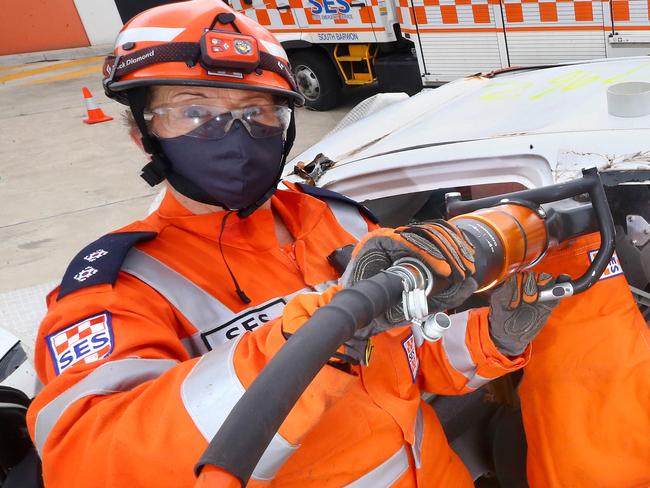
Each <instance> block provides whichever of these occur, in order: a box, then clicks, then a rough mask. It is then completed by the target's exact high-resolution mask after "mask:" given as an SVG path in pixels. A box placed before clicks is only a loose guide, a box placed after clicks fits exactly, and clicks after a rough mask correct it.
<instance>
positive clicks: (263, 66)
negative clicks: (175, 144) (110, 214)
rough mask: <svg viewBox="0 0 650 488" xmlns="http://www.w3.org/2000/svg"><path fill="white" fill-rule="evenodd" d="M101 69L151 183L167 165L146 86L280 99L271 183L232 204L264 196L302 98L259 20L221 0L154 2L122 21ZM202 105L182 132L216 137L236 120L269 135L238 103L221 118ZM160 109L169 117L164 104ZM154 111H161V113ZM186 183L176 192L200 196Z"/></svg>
mask: <svg viewBox="0 0 650 488" xmlns="http://www.w3.org/2000/svg"><path fill="white" fill-rule="evenodd" d="M103 72H104V80H103V83H104V88H105V91H106V93H107V95H108V96H109V97H111V98H114V99H116V100H118V101H119V102H121V103H124V104H128V105H129V106H130V108H131V111H132V112H133V116H134V118H135V121H136V123H137V125H138V127H139V129H140V132H141V133H142V136H143V137H142V140H143V141H142V142H143V146H144V147H145V150H146V151H147V152H149V153H150V154H151V155H152V161H151V162H150V163H149V164H147V165H146V166H145V168H144V169H143V177H144V178H145V180H147V182H148V183H149V184H151V185H155V184H157V183H160V182H161V181H162V180H163V179H165V178H167V179H169V180H170V182H171V181H172V179H173V176H172V173H173V172H174V170H173V168H172V164H170V160H169V157H168V155H167V154H165V153H166V151H165V149H164V145H163V144H161V140H162V139H161V140H159V139H158V138H159V137H160V136H155V135H154V134H152V133H150V131H149V125H148V123H147V121H146V120H145V111H146V110H145V109H146V105H147V103H146V97H147V90H146V89H147V88H148V87H151V86H157V85H189V86H205V87H215V88H234V89H240V90H255V91H261V92H267V93H272V94H273V95H275V96H276V97H277V96H279V97H282V98H285V99H286V100H287V105H288V107H285V109H286V111H285V112H283V111H282V109H280V110H279V111H278V112H277V114H278V115H280V116H281V117H280V118H281V123H280V124H279V127H281V128H282V131H283V132H282V140H283V144H282V150H281V153H280V155H279V156H278V157H279V159H280V161H279V162H278V165H277V169H276V170H273V174H274V178H273V184H272V185H270V188H269V189H268V190H267V191H266V192H264V194H263V195H261V196H259V197H258V198H257V199H256V200H255V202H253V203H251V204H250V205H247V206H246V208H240V209H239V215H240V216H246V215H248V214H250V213H251V212H252V211H254V210H255V209H256V208H258V207H259V206H260V205H261V204H262V203H263V202H264V201H265V200H267V199H268V198H269V197H270V196H271V195H272V193H273V192H274V190H275V187H276V186H277V183H278V182H279V180H280V176H281V173H282V166H283V164H284V161H285V160H286V157H287V155H288V153H289V150H290V149H291V146H292V144H293V140H294V137H295V128H294V118H293V112H292V110H291V109H292V108H293V106H294V105H301V104H302V102H303V98H302V96H301V95H300V94H299V92H298V90H297V87H296V84H295V81H294V79H293V75H292V73H291V70H290V68H289V63H288V60H287V56H286V53H285V52H284V50H283V49H282V47H281V45H280V44H279V43H278V41H277V40H276V39H275V38H274V37H273V35H272V34H270V33H269V32H268V31H267V30H266V29H264V28H263V27H262V26H260V25H259V24H257V23H256V22H254V21H253V20H252V19H250V18H248V17H246V16H245V15H242V14H239V13H236V12H234V11H233V10H232V9H231V8H230V7H228V6H227V5H226V4H225V3H222V2H215V1H214V0H193V1H191V2H179V3H173V4H167V5H163V6H159V7H155V8H153V9H150V10H147V11H145V12H143V13H141V14H139V15H137V16H136V17H134V18H133V19H132V20H130V21H129V22H128V23H127V24H126V25H125V26H124V28H123V29H122V31H121V32H120V34H119V36H118V39H117V41H116V48H115V52H114V54H113V55H112V56H109V57H108V58H107V59H106V62H105V63H104V70H103ZM174 110H175V111H174V113H173V115H179V114H181V113H182V112H179V110H180V109H179V110H176V109H174ZM264 110H266V109H264ZM205 112H206V113H205V114H204V117H205V121H206V122H205V123H200V124H196V126H195V127H193V128H190V130H188V131H187V132H186V133H185V134H183V136H188V137H193V138H195V139H205V138H208V139H210V138H211V139H218V138H219V135H220V134H221V137H222V138H224V140H225V138H227V137H228V136H229V134H230V132H232V128H233V127H234V126H235V125H237V126H238V127H239V126H241V128H243V129H244V130H245V132H247V133H248V135H249V136H251V137H252V138H253V139H255V138H256V135H259V134H262V133H264V130H266V134H270V133H272V132H273V129H274V127H273V125H271V126H270V127H271V129H270V131H269V129H268V128H266V129H265V128H263V127H260V126H259V124H258V123H259V121H260V118H259V116H258V115H256V114H254V113H251V112H250V111H249V112H246V111H245V108H244V107H242V108H241V110H240V111H237V110H228V111H227V112H229V113H230V117H231V118H232V121H231V122H229V123H228V122H224V120H223V117H221V116H222V115H224V114H225V113H226V112H223V111H219V110H218V109H216V108H214V107H208V108H207V109H206V110H205ZM287 112H288V116H289V121H288V123H287V122H286V115H287ZM167 114H168V115H167V116H171V111H168V112H167ZM156 115H161V116H162V115H163V113H162V112H161V113H159V114H156ZM208 115H209V116H208ZM201 120H202V119H201V118H199V121H201ZM262 125H263V124H262ZM258 139H259V137H258ZM177 162H178V161H177ZM224 163H225V161H224ZM267 171H268V170H267ZM193 186H196V185H193V183H192V182H191V181H187V182H186V184H184V185H183V187H184V191H182V193H185V194H186V195H187V196H189V197H190V198H194V199H196V200H198V201H205V198H200V196H201V192H200V191H198V187H197V188H194V190H196V191H194V190H193ZM177 189H179V188H177ZM203 196H204V195H203ZM206 203H214V202H206Z"/></svg>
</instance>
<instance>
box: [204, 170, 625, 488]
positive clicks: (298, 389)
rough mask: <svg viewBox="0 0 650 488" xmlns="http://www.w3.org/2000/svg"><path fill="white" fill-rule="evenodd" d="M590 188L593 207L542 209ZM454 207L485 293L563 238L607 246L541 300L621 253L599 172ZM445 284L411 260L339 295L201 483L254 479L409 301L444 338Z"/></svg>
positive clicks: (221, 445) (290, 348)
mask: <svg viewBox="0 0 650 488" xmlns="http://www.w3.org/2000/svg"><path fill="white" fill-rule="evenodd" d="M584 194H588V195H589V197H590V200H591V202H590V203H580V204H577V203H575V202H573V203H575V205H572V206H570V207H569V208H566V207H567V206H566V205H558V204H555V205H548V206H546V207H542V206H541V205H542V204H549V203H553V202H559V201H561V200H566V199H568V198H572V197H581V196H582V195H584ZM580 200H581V201H583V200H584V199H583V198H580ZM447 212H448V214H449V216H450V217H451V221H453V222H454V224H455V225H457V226H458V227H459V228H460V229H462V231H463V232H464V233H465V234H466V236H467V238H468V239H469V240H470V241H471V243H472V244H473V245H474V247H475V251H476V256H475V259H476V263H475V264H476V273H475V275H474V278H475V279H476V281H477V282H478V283H479V291H484V290H488V289H490V288H492V287H494V286H496V285H497V284H499V283H501V282H502V281H503V280H504V279H505V278H507V277H508V276H509V275H511V274H512V273H515V272H518V271H521V270H524V269H527V268H530V267H532V266H534V265H535V264H536V263H538V262H539V261H540V260H541V259H542V258H543V257H544V255H545V254H546V252H547V251H548V250H549V249H552V248H554V247H556V246H558V245H559V244H560V243H562V242H566V241H568V240H570V239H571V238H573V237H577V236H580V235H585V234H589V233H592V232H597V231H598V232H600V236H601V245H600V249H599V250H598V253H597V255H596V257H595V258H594V260H593V261H592V263H591V265H590V266H589V268H588V269H587V271H586V272H585V273H584V274H583V275H582V276H581V277H579V278H578V279H575V280H570V279H569V278H568V277H567V278H566V279H563V277H560V279H559V280H558V281H560V282H555V283H554V284H552V285H551V286H550V287H548V288H547V289H544V290H542V292H541V295H540V300H556V299H558V298H562V297H567V296H570V295H573V294H574V293H580V292H582V291H585V290H586V289H588V288H589V287H590V286H592V285H593V284H594V283H596V281H597V280H598V279H599V278H600V276H601V275H602V273H603V271H604V270H605V268H606V266H607V265H608V264H609V262H610V260H611V258H612V255H613V252H614V223H613V221H612V216H611V213H610V210H609V206H608V204H607V200H606V197H605V192H604V189H603V186H602V183H601V180H600V176H599V174H598V172H597V171H596V169H595V168H594V169H589V170H584V171H583V177H582V178H580V179H577V180H574V181H571V182H567V183H560V184H556V185H551V186H547V187H541V188H536V189H532V190H523V191H519V192H515V193H510V194H507V195H501V196H496V197H489V198H483V199H479V200H473V201H461V199H460V195H459V194H448V195H447ZM445 286H446V284H445V283H441V282H437V281H435V280H434V279H433V277H432V275H431V274H430V273H429V272H428V270H427V269H426V268H425V267H424V266H423V265H422V264H421V263H419V262H418V261H417V260H415V259H410V258H407V259H402V260H399V261H398V262H396V263H394V265H393V266H392V267H390V268H389V269H387V270H385V271H384V272H381V273H379V274H377V275H375V276H373V277H372V278H370V279H367V280H363V281H360V282H358V283H357V284H356V285H354V286H352V287H350V288H347V289H343V290H341V291H340V292H339V293H337V294H336V295H335V296H334V298H333V299H332V301H331V302H330V303H329V304H328V305H327V306H325V307H322V308H320V309H318V310H317V311H316V313H314V315H313V316H312V317H311V319H309V320H308V321H307V322H306V323H305V324H304V325H303V327H302V328H300V329H299V330H298V332H297V333H295V334H294V335H293V336H292V337H290V338H289V340H288V341H287V343H286V344H285V345H284V346H283V348H282V349H281V350H280V351H279V352H278V353H277V355H276V356H275V357H274V358H273V359H272V360H271V361H270V362H269V364H268V365H267V366H266V367H265V368H264V369H263V370H262V372H261V373H260V375H259V376H258V377H257V378H256V379H255V381H254V382H253V383H252V385H251V386H250V388H249V389H248V390H247V391H246V393H245V394H244V395H243V396H242V398H241V399H240V400H239V402H237V404H236V405H235V407H234V408H233V409H232V411H231V412H230V415H229V416H228V417H227V419H226V420H225V422H224V423H223V425H222V426H221V428H220V429H219V431H218V432H217V434H216V435H215V436H214V438H213V439H212V441H211V442H210V445H209V446H208V448H207V449H206V451H205V452H204V454H203V456H202V457H201V459H200V460H199V463H198V464H197V467H196V470H197V474H198V473H200V476H199V480H198V481H197V485H196V486H197V487H198V486H200V487H208V486H209V487H217V486H219V487H224V486H232V487H239V486H243V485H245V484H246V483H247V482H248V480H249V478H250V476H251V473H252V472H253V470H254V469H255V466H256V465H257V463H258V462H259V460H260V458H261V457H262V455H263V454H264V451H265V450H266V448H267V446H268V445H269V443H270V441H271V439H272V438H273V436H274V435H275V433H276V432H277V430H278V429H279V427H280V425H281V424H282V422H283V421H284V419H285V418H286V416H287V415H288V414H289V411H290V410H291V408H292V407H293V405H294V404H295V402H296V401H297V400H298V398H299V397H300V395H301V394H302V393H303V391H304V390H305V389H306V388H307V386H308V385H309V383H310V382H311V381H312V379H313V378H314V377H315V376H316V374H317V373H318V371H319V370H320V369H321V368H322V367H323V365H325V364H326V363H327V361H328V360H329V359H330V357H331V356H332V354H333V353H334V352H335V351H336V350H337V349H338V348H339V346H340V345H341V344H342V343H343V342H345V341H347V340H348V339H350V338H351V337H352V336H353V335H354V333H355V331H356V330H358V329H360V328H362V327H364V326H365V325H367V324H368V323H369V322H370V321H371V320H372V319H373V318H375V317H377V316H379V315H380V314H382V313H383V312H385V311H386V310H388V309H389V308H390V307H392V306H394V305H395V304H397V303H399V301H400V300H402V304H403V307H404V310H405V314H406V316H407V318H410V319H411V320H412V321H413V322H414V323H415V324H416V326H419V327H422V333H423V335H424V338H425V339H428V340H437V339H438V338H439V337H440V335H441V334H442V333H444V330H445V329H446V328H448V327H449V325H450V324H449V319H448V318H447V317H446V316H445V315H444V314H440V313H438V314H434V315H431V316H429V315H428V310H427V302H426V296H427V294H429V293H433V294H435V293H436V291H437V290H438V291H440V290H442V289H443V288H444V287H445ZM260 405H264V408H260Z"/></svg>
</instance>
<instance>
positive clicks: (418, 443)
mask: <svg viewBox="0 0 650 488" xmlns="http://www.w3.org/2000/svg"><path fill="white" fill-rule="evenodd" d="M413 430H414V431H415V439H414V440H413V445H412V446H411V450H412V451H413V459H414V460H415V467H416V468H417V469H420V466H422V439H423V437H424V414H423V413H422V405H420V407H418V413H417V415H416V416H415V427H414V428H413Z"/></svg>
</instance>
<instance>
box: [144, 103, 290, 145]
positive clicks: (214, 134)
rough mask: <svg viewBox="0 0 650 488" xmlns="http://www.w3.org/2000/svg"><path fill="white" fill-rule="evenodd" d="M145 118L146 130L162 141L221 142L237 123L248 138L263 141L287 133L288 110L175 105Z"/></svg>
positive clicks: (285, 107) (262, 107)
mask: <svg viewBox="0 0 650 488" xmlns="http://www.w3.org/2000/svg"><path fill="white" fill-rule="evenodd" d="M145 119H146V120H147V125H148V126H149V130H150V131H151V132H152V133H153V134H154V135H156V136H158V137H162V138H172V137H178V136H182V135H186V136H190V137H196V138H199V139H221V138H223V137H224V136H225V135H226V134H227V133H228V131H229V130H230V128H231V127H232V126H233V124H234V122H235V121H236V120H239V121H240V122H241V123H242V125H243V126H244V127H245V128H246V130H248V133H249V134H250V135H251V137H254V138H255V139H264V138H266V137H272V136H276V135H278V134H282V133H284V132H285V131H286V130H287V128H288V127H289V122H290V121H291V109H290V108H289V107H287V106H285V105H256V106H251V107H245V108H240V109H235V110H232V109H227V108H222V107H218V106H215V105H200V104H191V105H175V106H173V107H158V108H155V109H153V110H151V111H149V112H147V113H146V114H145Z"/></svg>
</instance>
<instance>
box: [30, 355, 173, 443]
mask: <svg viewBox="0 0 650 488" xmlns="http://www.w3.org/2000/svg"><path fill="white" fill-rule="evenodd" d="M176 363H177V362H176V361H172V360H171V359H139V358H129V359H120V360H117V361H110V362H108V363H104V364H102V365H101V366H99V367H97V368H96V369H95V370H94V371H93V372H92V373H90V374H89V375H88V376H86V377H85V378H84V379H82V380H81V381H79V382H78V383H76V384H75V385H74V386H72V387H70V388H68V389H67V390H65V391H64V392H63V393H61V394H60V395H59V396H57V397H56V398H55V399H54V400H52V401H51V402H50V403H48V404H47V405H45V407H43V408H42V409H41V410H40V411H39V412H38V415H37V416H36V428H35V433H34V444H36V449H38V452H39V453H40V454H42V452H43V445H44V444H45V441H46V439H47V436H48V435H49V433H50V431H51V430H52V429H53V428H54V425H55V424H56V422H57V421H58V420H59V418H61V415H63V412H65V410H66V409H67V408H68V407H69V406H70V405H72V404H73V403H74V402H76V401H77V400H80V399H82V398H84V397H87V396H91V395H110V394H111V393H118V392H121V391H128V390H131V389H133V388H134V387H136V386H138V385H140V384H142V383H144V382H145V381H149V380H152V379H154V378H157V377H159V376H160V375H161V374H163V373H164V372H165V371H167V370H168V369H169V368H171V367H172V366H174V365H175V364H176Z"/></svg>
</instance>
